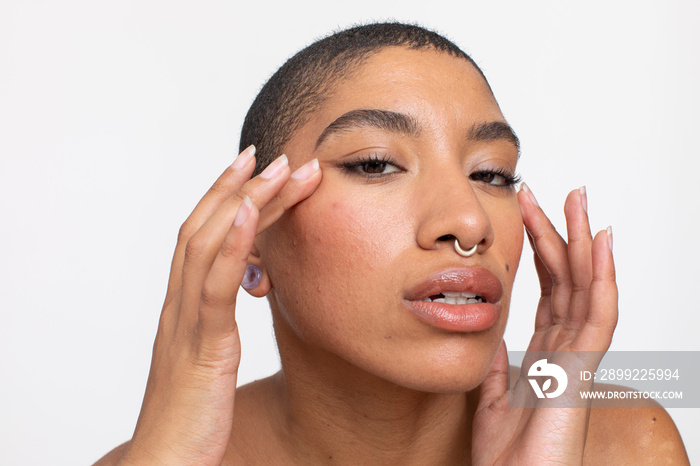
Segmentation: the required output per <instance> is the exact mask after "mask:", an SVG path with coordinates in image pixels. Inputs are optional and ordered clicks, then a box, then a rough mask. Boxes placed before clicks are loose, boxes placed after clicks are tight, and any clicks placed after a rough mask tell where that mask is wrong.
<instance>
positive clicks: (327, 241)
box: [257, 47, 523, 392]
mask: <svg viewBox="0 0 700 466" xmlns="http://www.w3.org/2000/svg"><path fill="white" fill-rule="evenodd" d="M359 110H361V111H362V112H358V111H359ZM285 152H286V153H287V155H288V156H289V159H290V165H291V166H292V169H295V168H297V167H299V166H301V165H302V164H303V163H305V162H307V161H309V160H311V159H313V158H314V157H317V158H318V159H319V163H320V166H321V169H322V171H323V180H322V181H321V184H320V185H319V187H318V189H317V190H316V191H315V192H314V194H312V195H311V197H309V198H308V199H307V200H305V201H303V202H301V203H300V204H298V205H297V206H295V207H294V208H293V209H291V210H290V211H289V212H287V213H286V214H285V215H284V216H283V217H282V218H281V219H280V220H279V221H278V222H277V223H276V224H274V225H273V226H271V227H270V228H269V229H268V230H266V231H265V232H264V233H263V234H261V235H260V236H259V237H258V243H257V244H258V248H259V250H260V253H261V258H262V262H263V266H264V268H265V269H266V271H267V272H268V274H269V276H270V280H271V283H272V290H271V291H270V294H269V298H270V303H271V306H272V309H273V313H274V316H275V325H276V331H277V338H278V340H279V344H280V351H281V352H283V353H284V352H285V351H288V352H294V353H295V354H306V355H313V356H312V357H313V359H314V361H315V362H314V364H315V365H316V366H318V365H319V364H321V365H324V364H325V365H326V366H328V367H326V368H325V370H330V371H332V370H333V368H334V367H341V366H342V367H343V368H344V369H343V370H345V371H347V370H348V369H347V368H348V367H353V366H354V367H355V368H359V369H360V370H361V371H363V372H364V373H369V374H373V375H376V376H379V377H381V378H383V379H386V380H389V381H391V382H394V383H396V384H399V385H402V386H406V387H410V388H415V389H419V390H423V391H436V392H452V391H465V390H469V389H471V388H473V387H475V386H476V385H478V384H479V383H480V382H481V380H482V379H483V377H484V376H485V374H486V371H487V369H488V367H489V366H490V364H491V361H492V360H493V357H494V355H495V353H496V350H497V349H498V346H499V344H500V341H501V338H502V335H503V332H504V329H505V325H506V320H507V317H508V307H509V301H510V294H511V289H512V284H513V279H514V277H515V272H516V269H517V266H518V261H519V259H520V253H521V249H522V244H523V227H522V219H521V216H520V210H519V208H518V202H517V197H516V193H515V189H514V188H513V187H512V186H511V185H509V177H513V176H515V169H516V163H517V159H518V150H517V147H516V144H515V140H514V135H513V134H512V133H511V132H510V128H509V127H508V126H507V125H506V124H505V119H504V117H503V115H502V114H501V111H500V109H499V108H498V105H497V104H496V101H495V100H494V98H493V96H492V94H491V92H490V90H489V88H488V86H487V84H486V82H485V81H484V80H483V78H482V77H481V76H480V75H479V73H478V72H477V71H476V69H475V68H474V67H473V66H472V65H470V64H469V63H468V62H467V61H466V60H464V59H460V58H455V57H452V56H450V55H448V54H447V53H441V52H434V51H416V50H409V49H406V48H398V47H392V48H387V49H385V50H383V51H381V52H380V53H378V54H376V55H374V56H372V57H371V58H370V59H369V60H368V61H366V62H365V64H364V65H363V66H362V67H361V68H360V70H359V72H357V73H355V74H354V75H353V76H352V77H350V78H347V79H344V80H342V81H341V82H340V83H339V84H338V85H336V86H335V88H334V89H333V93H332V95H331V97H330V98H329V99H328V100H327V101H326V102H325V103H324V105H323V108H322V109H320V111H318V112H316V113H314V114H313V116H312V117H311V119H310V121H309V122H308V123H307V124H306V125H305V126H304V127H303V128H302V129H301V130H299V131H298V132H297V133H296V134H295V135H294V136H293V138H292V139H291V141H290V142H289V144H288V145H287V146H286V147H285ZM455 238H458V239H459V242H460V244H461V245H462V247H463V248H464V249H468V248H470V247H472V246H473V245H475V244H477V245H478V249H477V252H476V253H475V254H474V255H472V256H470V257H463V256H461V255H459V254H458V253H457V252H456V250H455V247H454V240H455ZM443 291H444V292H446V293H448V295H449V294H454V293H473V294H474V295H477V296H478V297H477V298H475V299H476V301H478V302H477V303H473V301H474V299H472V300H470V301H469V302H470V304H450V299H455V298H449V297H448V299H447V300H448V302H445V303H442V302H440V301H439V300H440V299H441V297H442V296H444V294H442V292H443ZM461 296H462V297H464V299H467V297H468V296H471V295H469V294H462V295H461ZM426 298H427V299H429V300H436V299H437V300H438V301H435V302H433V303H429V302H425V301H424V299H426ZM443 300H444V299H443ZM482 301H483V302H482ZM456 302H458V303H460V302H461V303H463V302H464V300H463V299H459V301H456ZM284 357H285V354H283V358H284ZM338 358H340V360H338ZM334 361H335V362H334ZM341 361H344V362H342V363H341ZM345 362H347V363H349V364H350V365H349V366H348V364H345Z"/></svg>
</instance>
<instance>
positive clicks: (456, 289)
mask: <svg viewBox="0 0 700 466" xmlns="http://www.w3.org/2000/svg"><path fill="white" fill-rule="evenodd" d="M502 295H503V287H502V285H501V282H500V281H499V280H498V278H497V277H496V276H495V275H494V274H493V273H492V272H490V271H488V270H487V269H484V268H481V267H469V268H454V269H447V270H442V271H440V272H437V273H435V274H433V275H431V276H430V277H428V279H426V280H424V281H422V282H420V283H419V284H417V285H416V286H414V287H412V288H411V289H410V290H409V291H408V292H407V293H406V296H405V298H404V300H403V302H404V305H405V306H406V307H407V308H408V310H409V311H411V312H412V313H413V314H414V315H415V316H416V317H418V319H420V320H421V321H423V322H424V323H427V324H428V325H430V326H432V327H436V328H439V329H442V330H447V331H452V332H478V331H483V330H487V329H489V328H491V327H492V326H494V325H495V324H496V322H498V318H499V317H500V312H501V311H500V307H499V306H498V305H497V303H498V302H499V301H500V299H501V297H502Z"/></svg>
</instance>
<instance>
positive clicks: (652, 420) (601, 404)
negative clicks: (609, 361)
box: [509, 366, 690, 465]
mask: <svg viewBox="0 0 700 466" xmlns="http://www.w3.org/2000/svg"><path fill="white" fill-rule="evenodd" d="M509 372H510V382H511V387H512V386H513V385H514V384H515V382H516V381H517V380H518V377H519V376H520V367H517V366H510V371H509ZM595 389H596V390H598V391H613V392H615V391H629V390H630V389H629V388H627V387H621V386H618V385H608V384H596V385H595ZM584 463H585V464H596V465H597V464H635V465H645V464H650V465H652V464H653V465H661V464H671V465H682V464H690V462H689V460H688V455H687V453H686V451H685V446H684V445H683V440H682V439H681V436H680V433H679V432H678V429H677V428H676V424H675V423H674V422H673V419H671V416H669V414H668V413H667V412H666V410H665V409H664V408H663V407H662V406H661V405H660V404H658V403H657V402H655V401H653V400H633V401H630V400H614V401H610V400H594V401H593V405H592V407H591V417H590V420H589V423H588V438H587V440H586V448H585V451H584Z"/></svg>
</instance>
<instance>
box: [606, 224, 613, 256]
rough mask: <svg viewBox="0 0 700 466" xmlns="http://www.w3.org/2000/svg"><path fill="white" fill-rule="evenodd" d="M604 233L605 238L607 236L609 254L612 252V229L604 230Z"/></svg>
mask: <svg viewBox="0 0 700 466" xmlns="http://www.w3.org/2000/svg"><path fill="white" fill-rule="evenodd" d="M605 231H606V232H607V236H608V246H609V247H610V252H612V250H613V240H612V227H608V228H606V229H605Z"/></svg>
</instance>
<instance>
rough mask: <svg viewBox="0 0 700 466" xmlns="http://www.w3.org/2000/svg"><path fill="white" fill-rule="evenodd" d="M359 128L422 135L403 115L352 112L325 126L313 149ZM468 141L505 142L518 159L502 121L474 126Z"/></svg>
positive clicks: (517, 145) (509, 131)
mask: <svg viewBox="0 0 700 466" xmlns="http://www.w3.org/2000/svg"><path fill="white" fill-rule="evenodd" d="M362 127H372V128H377V129H380V130H384V131H388V132H390V133H396V134H407V135H409V136H417V135H418V134H419V133H420V131H421V127H420V124H419V123H418V121H417V120H416V119H415V118H413V117H412V116H410V115H407V114H405V113H398V112H392V111H390V110H380V109H359V110H351V111H349V112H347V113H345V114H343V115H341V116H340V117H338V118H337V119H336V120H335V121H333V122H332V123H331V124H330V125H328V126H326V129H324V130H323V132H322V133H321V135H320V136H319V137H318V139H317V140H316V148H318V147H319V146H320V145H321V144H323V143H324V142H325V141H326V140H327V139H328V138H329V137H331V136H333V135H335V134H339V133H343V132H345V131H352V130H354V129H357V128H362ZM467 138H468V139H469V140H472V141H478V142H481V141H498V140H505V141H508V142H510V143H512V144H513V145H514V146H515V148H516V149H517V150H518V157H520V139H518V136H517V135H516V134H515V131H513V128H511V127H510V125H509V124H508V123H505V122H503V121H489V122H485V123H476V124H474V126H472V127H471V129H470V130H469V133H468V135H467Z"/></svg>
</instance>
